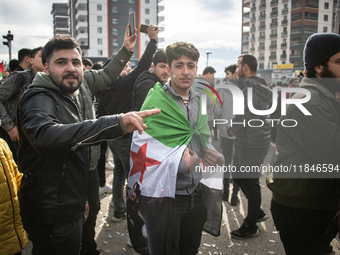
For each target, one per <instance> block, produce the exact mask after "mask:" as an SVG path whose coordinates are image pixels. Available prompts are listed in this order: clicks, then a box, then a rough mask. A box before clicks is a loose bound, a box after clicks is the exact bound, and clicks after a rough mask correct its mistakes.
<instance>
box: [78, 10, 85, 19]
mask: <svg viewBox="0 0 340 255" xmlns="http://www.w3.org/2000/svg"><path fill="white" fill-rule="evenodd" d="M76 19H83V20H84V19H86V20H87V11H86V10H78V11H77V14H76Z"/></svg>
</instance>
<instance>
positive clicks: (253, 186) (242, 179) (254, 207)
mask: <svg viewBox="0 0 340 255" xmlns="http://www.w3.org/2000/svg"><path fill="white" fill-rule="evenodd" d="M268 149H269V148H257V149H253V148H244V147H240V146H239V145H236V146H235V153H234V166H235V167H236V168H237V169H238V170H239V169H240V168H241V166H258V167H259V166H260V165H261V164H262V163H263V161H264V159H265V157H266V155H267V152H268ZM260 176H261V173H233V179H234V182H236V183H237V185H238V186H239V187H240V188H241V190H242V192H243V193H244V195H245V196H246V198H247V200H248V215H247V217H246V218H245V219H244V221H245V222H246V223H247V224H248V225H249V226H250V227H256V222H257V219H258V217H259V213H260V210H261V200H262V198H261V187H260V181H259V177H260ZM261 214H262V212H261Z"/></svg>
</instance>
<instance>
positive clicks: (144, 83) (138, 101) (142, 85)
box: [132, 71, 162, 111]
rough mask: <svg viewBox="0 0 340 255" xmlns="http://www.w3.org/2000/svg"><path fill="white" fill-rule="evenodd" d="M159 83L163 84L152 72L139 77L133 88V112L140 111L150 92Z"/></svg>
mask: <svg viewBox="0 0 340 255" xmlns="http://www.w3.org/2000/svg"><path fill="white" fill-rule="evenodd" d="M157 82H160V83H162V82H161V80H160V79H159V78H158V77H157V75H156V74H154V73H152V72H151V71H144V72H142V73H141V74H140V75H139V76H138V78H137V80H136V82H135V84H134V86H133V93H132V110H133V111H139V110H140V108H141V107H142V105H143V103H144V100H145V98H146V96H147V94H148V93H149V90H150V89H152V88H153V87H154V86H155V85H156V83H157Z"/></svg>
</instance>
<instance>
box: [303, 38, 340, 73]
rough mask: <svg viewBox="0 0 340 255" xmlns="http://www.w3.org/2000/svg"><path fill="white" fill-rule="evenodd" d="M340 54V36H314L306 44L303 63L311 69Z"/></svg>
mask: <svg viewBox="0 0 340 255" xmlns="http://www.w3.org/2000/svg"><path fill="white" fill-rule="evenodd" d="M338 52H340V35H337V34H333V33H319V34H312V35H311V36H310V37H309V38H308V39H307V42H306V44H305V49H304V52H303V61H304V63H305V69H306V70H307V69H311V68H313V67H315V66H317V65H319V64H321V63H323V62H324V61H326V60H327V59H329V58H330V57H331V56H333V55H334V54H336V53H338Z"/></svg>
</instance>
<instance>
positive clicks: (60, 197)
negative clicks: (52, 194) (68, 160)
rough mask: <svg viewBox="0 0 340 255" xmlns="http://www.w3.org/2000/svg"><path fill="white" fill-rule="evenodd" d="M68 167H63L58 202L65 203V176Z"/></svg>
mask: <svg viewBox="0 0 340 255" xmlns="http://www.w3.org/2000/svg"><path fill="white" fill-rule="evenodd" d="M65 169H66V165H63V170H62V171H61V179H60V185H59V193H58V202H59V203H63V202H64V198H63V195H64V174H65Z"/></svg>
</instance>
